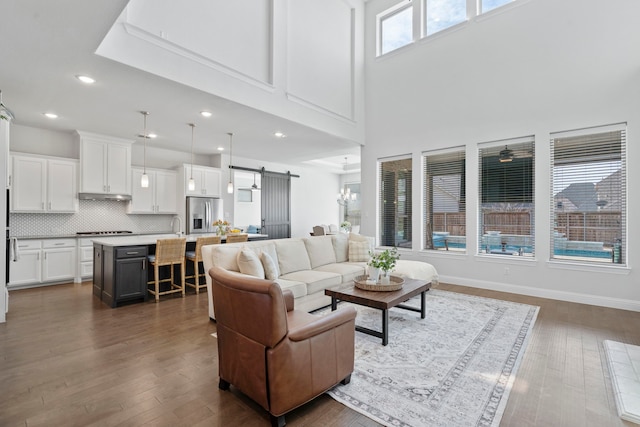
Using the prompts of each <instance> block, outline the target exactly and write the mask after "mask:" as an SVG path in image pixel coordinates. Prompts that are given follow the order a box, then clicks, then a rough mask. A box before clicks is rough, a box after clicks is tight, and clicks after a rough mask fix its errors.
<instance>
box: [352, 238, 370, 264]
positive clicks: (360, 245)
mask: <svg viewBox="0 0 640 427" xmlns="http://www.w3.org/2000/svg"><path fill="white" fill-rule="evenodd" d="M367 261H369V242H364V241H363V242H356V241H350V242H349V262H367Z"/></svg>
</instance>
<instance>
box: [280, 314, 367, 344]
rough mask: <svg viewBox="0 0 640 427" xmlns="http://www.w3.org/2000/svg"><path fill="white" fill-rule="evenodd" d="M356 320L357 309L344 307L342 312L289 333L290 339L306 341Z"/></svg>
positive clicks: (321, 318) (319, 319)
mask: <svg viewBox="0 0 640 427" xmlns="http://www.w3.org/2000/svg"><path fill="white" fill-rule="evenodd" d="M355 318H356V309H355V308H353V307H344V308H341V309H340V310H337V311H333V312H331V313H330V314H327V315H326V316H323V317H319V318H318V319H317V320H314V321H313V322H311V323H307V324H306V325H302V326H301V327H299V328H297V329H294V330H290V331H289V339H290V340H291V341H304V340H306V339H309V338H311V337H314V336H316V335H319V334H321V333H323V332H326V331H328V330H330V329H333V328H335V327H337V326H340V325H343V324H345V323H348V322H350V321H354V320H355Z"/></svg>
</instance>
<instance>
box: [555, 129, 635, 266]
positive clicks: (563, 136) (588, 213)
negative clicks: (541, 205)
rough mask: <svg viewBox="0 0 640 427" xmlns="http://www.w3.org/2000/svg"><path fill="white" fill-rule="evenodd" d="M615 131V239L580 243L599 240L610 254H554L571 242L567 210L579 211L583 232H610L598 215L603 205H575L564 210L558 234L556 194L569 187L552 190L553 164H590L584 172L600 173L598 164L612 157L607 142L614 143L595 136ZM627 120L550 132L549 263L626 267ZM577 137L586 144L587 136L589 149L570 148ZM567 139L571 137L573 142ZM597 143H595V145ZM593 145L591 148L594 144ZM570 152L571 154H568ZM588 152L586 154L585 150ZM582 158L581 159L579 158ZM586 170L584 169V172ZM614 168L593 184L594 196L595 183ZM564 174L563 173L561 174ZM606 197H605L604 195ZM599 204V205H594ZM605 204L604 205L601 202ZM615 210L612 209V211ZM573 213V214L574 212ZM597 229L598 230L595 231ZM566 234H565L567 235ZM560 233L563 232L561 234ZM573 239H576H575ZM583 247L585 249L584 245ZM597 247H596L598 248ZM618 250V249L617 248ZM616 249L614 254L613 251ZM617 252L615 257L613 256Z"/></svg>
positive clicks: (601, 233) (596, 193) (596, 187)
mask: <svg viewBox="0 0 640 427" xmlns="http://www.w3.org/2000/svg"><path fill="white" fill-rule="evenodd" d="M609 132H611V133H615V132H619V133H620V134H619V144H620V149H619V150H620V151H619V157H620V158H619V162H620V168H619V169H618V171H619V172H620V178H619V186H617V188H616V190H617V191H618V192H619V197H620V200H619V206H620V212H619V215H620V218H619V222H620V229H619V236H620V237H619V238H616V239H613V241H612V240H606V241H605V240H603V241H601V242H600V241H597V240H583V242H586V243H585V245H584V246H585V247H586V246H587V245H588V242H594V243H596V242H599V243H602V244H603V245H602V246H603V249H602V251H608V250H611V254H610V258H606V257H601V258H600V257H596V256H593V257H589V256H586V257H583V256H580V255H579V254H574V255H571V254H556V250H557V249H560V250H561V249H562V248H558V247H557V246H564V244H565V243H564V242H567V248H568V246H569V245H568V242H572V240H571V237H572V236H571V234H573V233H571V231H570V229H571V228H572V227H571V224H569V223H568V222H566V221H568V219H569V216H570V214H571V213H575V214H580V213H582V217H583V219H582V222H583V228H584V231H583V232H584V233H585V235H586V233H587V232H589V234H593V233H595V234H596V235H603V234H604V235H608V234H610V233H609V232H608V230H607V228H611V227H607V225H606V222H607V221H606V219H605V220H604V222H605V225H604V226H602V225H601V224H602V222H603V218H601V217H602V215H600V213H601V212H602V211H606V209H604V206H603V207H602V208H600V207H597V208H596V210H588V209H586V210H580V209H578V208H579V206H576V210H575V211H573V210H571V211H569V212H564V213H566V218H565V222H563V223H562V224H563V225H564V226H565V227H566V230H567V231H566V232H565V233H561V232H559V231H558V230H557V226H559V224H558V218H557V213H558V207H559V206H558V202H557V201H556V200H557V199H556V196H558V195H559V194H560V193H562V192H564V191H565V190H567V188H569V186H570V185H571V184H569V185H566V186H564V188H563V189H562V190H561V191H556V189H555V188H554V187H555V186H556V185H557V182H556V181H557V180H556V164H558V163H560V164H562V165H563V166H566V165H568V164H574V165H581V166H585V165H589V164H591V165H593V167H591V168H589V169H585V171H584V174H594V173H595V172H598V171H599V172H600V173H602V171H604V170H606V169H605V168H603V167H602V166H601V163H602V162H603V160H604V161H606V160H609V161H611V159H612V153H614V151H612V150H611V149H608V147H607V144H609V143H610V142H614V141H607V140H605V139H603V138H602V137H597V136H598V135H603V136H604V135H605V134H607V133H609ZM626 134H627V123H624V122H623V123H616V124H611V125H603V126H595V127H589V128H583V129H577V130H572V131H560V132H551V133H550V134H549V149H550V158H549V165H550V166H549V175H550V177H549V182H550V183H549V190H550V196H549V197H550V199H549V200H550V202H549V221H550V227H549V228H550V241H549V246H550V250H549V261H551V262H560V263H565V264H582V265H589V266H602V267H606V268H609V267H612V268H626V267H628V259H629V256H628V239H627V232H628V215H627V207H628V196H629V195H628V193H627V189H628V186H627V179H628V177H627V168H628V165H627V160H626V151H627V146H628V140H627V135H626ZM580 139H584V141H581V143H587V144H588V143H589V141H588V140H589V139H591V143H592V144H593V146H591V147H592V148H590V149H589V150H583V149H580V148H578V149H574V150H571V148H570V145H569V144H571V145H574V146H576V147H579V145H577V144H576V142H580V141H579V140H580ZM569 140H573V143H572V142H571V141H569ZM562 141H564V142H565V144H567V146H565V147H558V145H559V144H561V142H562ZM596 144H597V146H596ZM594 146H595V147H594ZM594 149H596V150H597V151H596V153H597V155H594ZM558 151H559V152H560V153H564V154H562V155H561V156H557V155H556V153H557V152H558ZM572 151H573V153H572ZM587 151H588V153H587ZM572 154H573V155H572ZM557 157H561V158H559V159H557ZM589 158H591V160H589ZM581 160H582V161H581ZM587 171H588V172H587ZM618 171H614V172H611V173H610V174H609V175H607V176H606V177H605V178H602V179H601V180H600V181H599V182H598V183H594V191H595V193H594V194H595V195H596V198H598V199H599V197H598V184H600V183H602V182H604V181H605V180H607V179H609V178H611V177H612V176H613V175H615V174H616V173H617V172H618ZM557 173H558V175H560V171H557ZM584 174H583V175H582V176H580V175H579V174H578V175H576V179H577V177H579V178H582V179H585V178H586V177H585V176H584ZM563 175H564V173H563ZM564 182H565V183H566V182H568V179H567V180H564ZM607 199H608V198H607ZM598 206H599V205H598ZM605 206H606V205H605ZM562 209H564V204H563V205H562ZM612 212H614V213H615V211H612ZM574 216H575V215H574ZM606 216H607V215H605V216H604V217H605V218H606ZM590 218H591V219H592V220H593V219H595V221H596V222H597V224H598V225H597V226H593V227H590V226H589V225H588V222H589V219H590ZM616 221H617V220H616ZM590 229H594V230H590ZM598 229H600V230H599V231H598ZM609 231H611V230H609ZM567 233H568V235H567ZM562 234H564V235H562ZM559 239H560V240H564V242H563V241H559ZM575 242H579V241H575ZM577 245H578V246H579V244H578V243H574V244H573V245H571V246H575V247H577ZM588 246H589V248H591V249H594V246H597V245H588ZM585 250H589V249H588V248H587V249H585ZM598 250H599V249H598ZM618 250H619V251H618ZM616 251H618V252H617V254H616ZM616 255H617V256H616Z"/></svg>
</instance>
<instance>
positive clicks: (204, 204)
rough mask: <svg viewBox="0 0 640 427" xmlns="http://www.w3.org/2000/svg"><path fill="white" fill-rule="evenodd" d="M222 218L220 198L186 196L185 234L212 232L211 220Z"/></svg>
mask: <svg viewBox="0 0 640 427" xmlns="http://www.w3.org/2000/svg"><path fill="white" fill-rule="evenodd" d="M218 219H222V200H221V199H217V198H214V197H187V234H197V233H213V232H214V227H213V222H214V221H216V220H218Z"/></svg>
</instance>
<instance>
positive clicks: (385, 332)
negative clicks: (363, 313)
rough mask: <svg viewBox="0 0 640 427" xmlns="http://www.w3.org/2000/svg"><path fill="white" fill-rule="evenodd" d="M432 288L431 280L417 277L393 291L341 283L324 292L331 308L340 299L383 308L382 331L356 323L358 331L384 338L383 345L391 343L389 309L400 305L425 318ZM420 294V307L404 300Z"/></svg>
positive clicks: (406, 281)
mask: <svg viewBox="0 0 640 427" xmlns="http://www.w3.org/2000/svg"><path fill="white" fill-rule="evenodd" d="M430 288H431V282H426V281H424V280H417V279H405V281H404V284H403V285H402V288H401V289H399V290H397V291H391V292H376V291H365V290H362V289H359V288H356V287H355V286H354V285H341V286H337V287H334V288H329V289H325V290H324V294H325V295H328V296H330V297H331V310H332V311H334V310H336V309H337V306H338V302H339V301H347V302H350V303H353V304H358V305H364V306H366V307H371V308H377V309H379V310H382V332H380V331H376V330H373V329H369V328H365V327H363V326H357V325H356V331H359V332H362V333H365V334H368V335H372V336H374V337H378V338H382V345H387V344H388V343H389V309H390V308H392V307H398V308H402V309H405V310H411V311H416V312H418V313H420V318H421V319H424V318H425V314H426V313H425V295H426V293H427V291H428V290H429V289H430ZM418 294H420V308H415V307H410V306H408V305H404V304H402V303H403V302H405V301H407V300H409V299H411V298H413V297H414V296H416V295H418Z"/></svg>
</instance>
